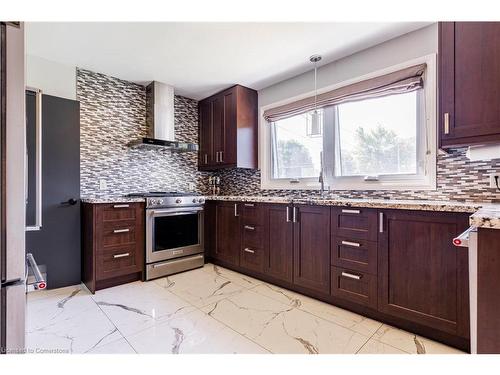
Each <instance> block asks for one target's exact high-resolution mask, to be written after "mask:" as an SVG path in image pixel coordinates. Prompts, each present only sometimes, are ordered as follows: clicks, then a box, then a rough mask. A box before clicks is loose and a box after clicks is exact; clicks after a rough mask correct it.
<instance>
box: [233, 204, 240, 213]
mask: <svg viewBox="0 0 500 375" xmlns="http://www.w3.org/2000/svg"><path fill="white" fill-rule="evenodd" d="M234 216H240V214H239V213H238V203H235V204H234Z"/></svg>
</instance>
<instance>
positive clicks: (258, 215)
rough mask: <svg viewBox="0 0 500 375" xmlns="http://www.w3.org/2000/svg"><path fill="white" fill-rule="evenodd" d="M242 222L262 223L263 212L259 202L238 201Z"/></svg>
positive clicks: (250, 223)
mask: <svg viewBox="0 0 500 375" xmlns="http://www.w3.org/2000/svg"><path fill="white" fill-rule="evenodd" d="M239 206H240V209H241V217H242V220H243V224H249V225H252V224H253V225H258V224H262V221H263V218H264V214H263V211H264V210H263V209H261V206H260V204H258V203H252V202H242V203H239Z"/></svg>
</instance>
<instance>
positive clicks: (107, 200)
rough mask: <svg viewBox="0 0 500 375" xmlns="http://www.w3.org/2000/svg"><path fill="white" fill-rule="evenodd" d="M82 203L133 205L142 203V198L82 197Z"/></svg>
mask: <svg viewBox="0 0 500 375" xmlns="http://www.w3.org/2000/svg"><path fill="white" fill-rule="evenodd" d="M81 201H82V202H83V203H134V202H144V198H140V197H113V196H109V197H84V198H81Z"/></svg>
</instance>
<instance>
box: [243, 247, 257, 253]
mask: <svg viewBox="0 0 500 375" xmlns="http://www.w3.org/2000/svg"><path fill="white" fill-rule="evenodd" d="M243 251H245V252H247V253H250V254H254V253H255V251H254V250H252V249H250V248H248V247H245V248H244V249H243Z"/></svg>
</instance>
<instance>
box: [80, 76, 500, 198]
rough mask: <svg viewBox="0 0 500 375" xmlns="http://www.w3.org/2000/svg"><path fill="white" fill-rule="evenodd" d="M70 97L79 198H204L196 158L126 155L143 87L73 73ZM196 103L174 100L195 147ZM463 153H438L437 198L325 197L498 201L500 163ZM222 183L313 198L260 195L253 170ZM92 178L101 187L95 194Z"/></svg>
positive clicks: (141, 117) (180, 127)
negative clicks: (184, 194)
mask: <svg viewBox="0 0 500 375" xmlns="http://www.w3.org/2000/svg"><path fill="white" fill-rule="evenodd" d="M77 96H78V100H80V122H81V151H80V153H81V167H80V168H81V195H82V197H102V196H118V195H123V194H126V193H129V192H135V191H148V190H182V191H187V190H188V189H189V186H188V184H189V183H193V184H194V186H195V190H196V191H198V192H200V193H203V194H206V193H207V192H208V176H209V173H204V172H198V170H197V153H184V154H177V153H171V152H170V151H168V150H163V149H154V150H145V149H140V150H139V149H130V148H129V147H127V143H128V142H129V141H130V140H132V139H136V138H138V137H142V136H144V135H145V134H146V132H147V129H146V121H145V116H146V107H145V105H146V93H145V88H144V87H143V86H141V85H137V84H135V83H131V82H127V81H123V80H120V79H116V78H113V77H109V76H106V75H104V74H99V73H94V72H90V71H88V70H83V69H78V70H77ZM197 105H198V103H197V102H196V101H195V100H192V99H188V98H185V97H181V96H176V97H175V131H176V137H177V139H178V140H181V141H187V142H195V143H198V110H197ZM465 152H466V149H465V148H460V149H452V150H450V152H449V153H448V154H444V153H443V154H439V155H438V163H437V170H438V175H437V184H438V188H437V190H436V191H332V192H330V193H329V194H328V196H329V197H332V198H364V197H370V198H386V199H434V200H457V201H475V202H500V193H497V192H495V190H494V189H491V188H490V187H489V178H488V175H489V174H490V173H494V172H500V159H498V160H491V161H489V160H488V161H477V162H471V161H469V160H468V159H467V158H466V157H465ZM214 175H218V176H220V177H221V194H224V195H266V196H269V195H276V196H295V197H304V196H318V195H319V192H317V191H311V190H302V191H297V190H261V189H260V171H253V170H244V169H233V170H226V171H220V172H216V173H214ZM99 179H105V180H106V183H107V188H106V189H104V190H100V189H99Z"/></svg>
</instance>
